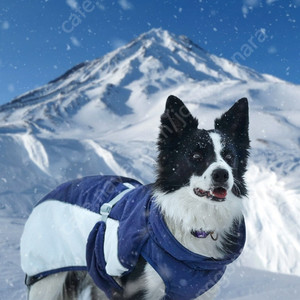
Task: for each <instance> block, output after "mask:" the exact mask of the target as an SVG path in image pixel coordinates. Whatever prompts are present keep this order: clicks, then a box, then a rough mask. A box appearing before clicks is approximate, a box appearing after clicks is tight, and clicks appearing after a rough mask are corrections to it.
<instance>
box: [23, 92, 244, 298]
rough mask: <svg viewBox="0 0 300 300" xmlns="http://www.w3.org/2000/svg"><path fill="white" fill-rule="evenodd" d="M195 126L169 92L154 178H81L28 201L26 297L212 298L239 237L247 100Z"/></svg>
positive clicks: (239, 246) (237, 252)
mask: <svg viewBox="0 0 300 300" xmlns="http://www.w3.org/2000/svg"><path fill="white" fill-rule="evenodd" d="M197 127H198V121H197V119H196V118H195V117H193V116H192V115H191V113H190V112H189V110H188V109H187V107H186V106H185V105H184V103H183V102H182V101H181V100H180V99H178V98H177V97H175V96H170V97H169V98H168V99H167V103H166V108H165V111H164V113H163V114H162V116H161V126H160V133H159V137H158V143H157V144H158V151H159V153H158V159H157V178H156V181H155V182H154V183H153V184H148V185H143V184H141V183H139V182H138V181H136V180H134V179H130V178H125V177H117V176H89V177H84V178H81V179H76V180H73V181H69V182H66V183H64V184H62V185H60V186H59V187H57V188H56V189H55V190H53V191H52V192H50V193H49V194H48V195H46V196H45V197H44V198H43V199H42V200H41V201H40V202H39V203H38V204H37V205H36V206H35V208H34V209H33V212H32V213H31V215H30V217H29V218H28V220H27V222H26V224H25V227H24V232H23V235H22V238H21V265H22V269H23V271H24V272H25V274H26V284H27V286H28V288H29V300H41V299H42V300H59V299H61V300H63V299H103V300H104V299H139V300H141V299H142V300H143V299H144V300H161V299H163V300H187V299H201V300H204V299H207V300H208V299H214V297H215V296H216V294H217V292H218V290H219V287H220V282H219V280H220V279H221V277H222V275H223V274H224V272H225V269H226V266H227V265H228V264H230V263H231V262H233V261H234V260H235V259H236V258H237V257H238V256H239V255H240V253H241V251H242V249H243V247H244V243H245V236H246V235H245V223H244V218H243V215H242V200H243V198H244V197H245V196H247V189H246V184H245V181H244V174H245V172H246V168H247V160H248V155H249V148H250V146H249V144H250V141H249V135H248V127H249V120H248V101H247V99H246V98H243V99H240V100H239V101H237V102H236V103H235V104H234V105H233V106H232V107H231V108H230V109H229V110H228V111H227V112H225V113H224V114H223V115H222V116H221V117H220V118H218V119H216V120H215V128H214V129H212V130H204V129H198V128H197Z"/></svg>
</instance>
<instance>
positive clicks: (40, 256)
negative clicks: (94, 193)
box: [20, 200, 100, 276]
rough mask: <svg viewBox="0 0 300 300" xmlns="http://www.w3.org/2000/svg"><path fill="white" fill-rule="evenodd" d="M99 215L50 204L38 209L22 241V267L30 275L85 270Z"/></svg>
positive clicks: (59, 204) (50, 202) (68, 206)
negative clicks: (88, 246) (66, 269)
mask: <svg viewBox="0 0 300 300" xmlns="http://www.w3.org/2000/svg"><path fill="white" fill-rule="evenodd" d="M98 221H100V215H99V214H98V213H94V212H92V211H90V210H87V209H85V208H82V207H80V206H77V205H72V204H69V203H64V202H60V201H57V200H47V201H45V202H43V203H41V204H39V205H38V206H36V207H35V208H34V210H33V212H32V213H31V215H30V216H29V219H28V220H27V222H26V224H25V227H24V232H23V235H22V237H21V245H20V246H21V249H20V251H21V267H22V269H23V271H24V272H25V273H26V274H27V275H29V276H32V275H36V274H39V273H42V272H45V271H49V270H54V269H58V268H63V267H70V266H75V267H76V266H86V243H87V239H88V236H89V234H90V232H91V230H92V229H93V227H94V225H95V224H96V223H97V222H98Z"/></svg>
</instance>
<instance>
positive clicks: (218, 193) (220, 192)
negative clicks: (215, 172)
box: [194, 187, 227, 202]
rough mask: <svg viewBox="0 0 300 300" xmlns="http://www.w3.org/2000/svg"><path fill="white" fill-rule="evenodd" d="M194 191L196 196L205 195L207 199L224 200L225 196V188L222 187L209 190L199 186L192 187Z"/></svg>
mask: <svg viewBox="0 0 300 300" xmlns="http://www.w3.org/2000/svg"><path fill="white" fill-rule="evenodd" d="M194 193H195V195H197V196H198V197H206V198H208V199H209V200H212V201H216V202H223V201H225V199H226V196H227V190H226V189H225V188H223V187H217V188H214V189H213V190H211V191H204V190H202V189H199V188H194Z"/></svg>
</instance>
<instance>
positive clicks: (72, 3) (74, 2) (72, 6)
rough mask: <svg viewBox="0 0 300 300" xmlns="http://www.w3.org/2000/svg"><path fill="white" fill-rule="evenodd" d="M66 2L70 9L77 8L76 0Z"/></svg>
mask: <svg viewBox="0 0 300 300" xmlns="http://www.w3.org/2000/svg"><path fill="white" fill-rule="evenodd" d="M66 2H67V4H68V5H69V6H70V7H71V8H72V9H77V8H78V3H77V1H76V0H66Z"/></svg>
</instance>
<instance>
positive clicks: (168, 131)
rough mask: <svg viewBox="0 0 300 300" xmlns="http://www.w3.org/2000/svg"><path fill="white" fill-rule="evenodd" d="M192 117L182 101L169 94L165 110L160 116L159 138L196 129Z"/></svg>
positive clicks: (175, 135)
mask: <svg viewBox="0 0 300 300" xmlns="http://www.w3.org/2000/svg"><path fill="white" fill-rule="evenodd" d="M197 127H198V120H197V119H196V118H194V117H193V116H192V115H191V113H190V112H189V110H188V109H187V107H186V106H185V105H184V103H183V102H182V101H181V100H180V99H179V98H177V97H175V96H172V95H171V96H169V97H168V99H167V102H166V108H165V112H164V113H163V114H162V116H161V126H160V138H168V137H180V136H181V135H182V134H183V132H187V131H190V130H194V129H197Z"/></svg>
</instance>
